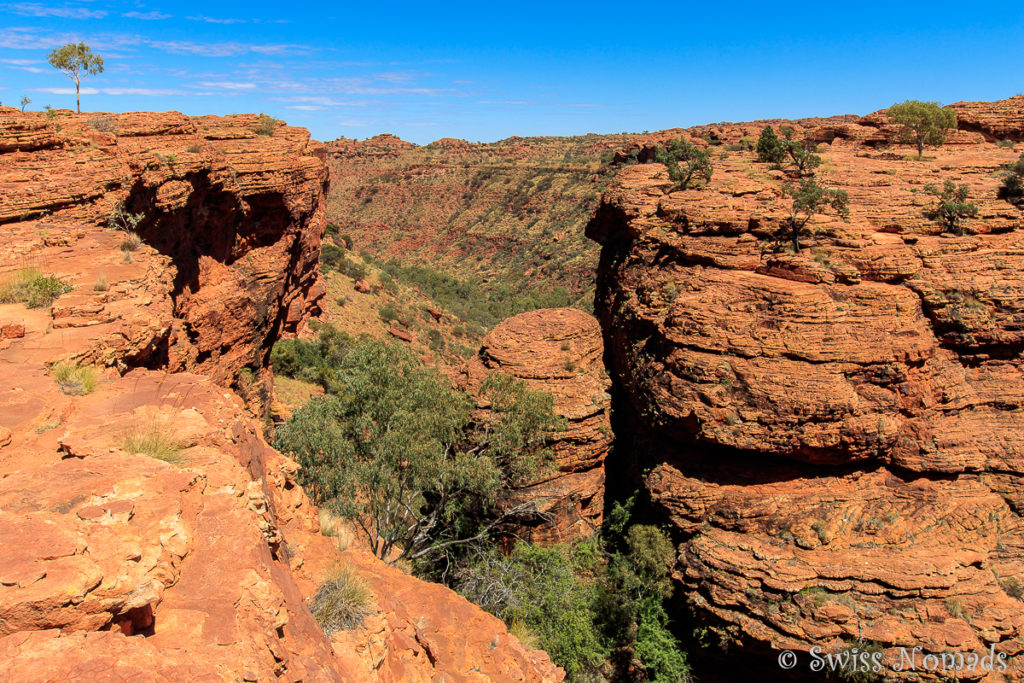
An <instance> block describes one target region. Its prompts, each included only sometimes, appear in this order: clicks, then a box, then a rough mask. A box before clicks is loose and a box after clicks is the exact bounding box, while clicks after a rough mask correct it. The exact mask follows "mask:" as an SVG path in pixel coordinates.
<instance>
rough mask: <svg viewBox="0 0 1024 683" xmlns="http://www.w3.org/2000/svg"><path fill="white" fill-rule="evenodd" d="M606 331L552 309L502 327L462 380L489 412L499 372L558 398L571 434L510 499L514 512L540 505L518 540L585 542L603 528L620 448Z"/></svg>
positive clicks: (559, 437) (581, 316) (563, 434)
mask: <svg viewBox="0 0 1024 683" xmlns="http://www.w3.org/2000/svg"><path fill="white" fill-rule="evenodd" d="M602 351H603V348H602V344H601V330H600V328H599V326H598V324H597V320H595V319H594V317H593V316H590V315H587V314H586V313H583V312H582V311H578V310H575V309H569V308H546V309H540V310H537V311H531V312H529V313H521V314H519V315H517V316H513V317H512V318H508V319H506V320H504V321H502V322H501V323H500V324H499V325H498V326H497V327H495V328H494V329H493V330H492V331H491V332H490V333H489V334H488V335H487V337H485V339H484V343H483V346H482V347H481V348H480V351H479V352H478V353H477V355H476V356H474V357H473V358H472V359H471V360H470V362H469V363H468V366H467V368H466V371H465V373H464V375H463V378H462V383H463V385H464V386H465V387H466V388H467V389H468V390H469V391H470V393H473V394H475V395H477V396H478V409H479V410H481V411H487V410H489V403H488V402H487V400H486V398H483V397H480V393H479V388H480V386H481V384H483V382H484V380H485V379H486V378H487V376H488V375H489V374H490V373H492V372H502V373H505V374H508V375H511V376H512V377H516V378H518V379H521V380H524V381H525V382H526V384H527V386H528V387H529V388H530V389H533V390H536V391H544V392H547V393H550V394H551V395H552V396H553V398H554V412H555V414H556V415H559V416H561V417H563V418H565V429H564V430H563V431H560V432H557V433H556V434H554V436H553V437H552V441H551V443H550V446H549V447H550V449H551V451H552V454H553V460H552V468H551V470H550V471H549V472H547V473H546V474H544V475H543V476H542V477H541V478H539V479H538V480H537V481H533V482H530V483H528V484H527V485H524V486H522V487H520V488H516V489H512V490H509V491H506V492H504V495H503V497H502V501H501V502H502V504H503V505H504V506H506V507H507V508H511V507H516V506H519V505H522V504H525V503H532V504H533V505H534V507H535V513H536V514H533V515H530V516H529V518H523V519H522V522H521V524H520V525H519V526H518V527H517V535H518V536H520V537H521V538H524V539H525V540H529V541H533V542H537V543H557V542H561V541H566V540H571V539H573V538H578V537H585V536H589V535H591V534H593V533H594V531H595V530H597V529H599V528H600V526H601V520H602V516H603V512H604V460H605V457H606V456H607V455H608V452H609V449H610V448H611V443H612V432H611V426H610V422H609V413H610V411H609V408H610V404H611V396H610V395H609V394H608V393H607V392H608V389H609V388H610V384H611V382H610V380H609V379H608V376H607V373H606V372H605V370H604V366H603V364H602V362H603V361H602Z"/></svg>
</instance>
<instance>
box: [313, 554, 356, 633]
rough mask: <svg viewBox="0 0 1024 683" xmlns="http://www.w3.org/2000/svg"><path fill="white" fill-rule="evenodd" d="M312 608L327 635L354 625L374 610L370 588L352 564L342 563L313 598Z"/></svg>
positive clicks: (314, 615)
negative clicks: (349, 565)
mask: <svg viewBox="0 0 1024 683" xmlns="http://www.w3.org/2000/svg"><path fill="white" fill-rule="evenodd" d="M309 611H310V612H312V613H313V617H315V618H316V621H317V623H318V624H320V628H322V629H323V630H324V633H325V634H327V635H328V636H330V635H331V634H333V633H336V632H337V631H344V630H348V629H351V628H355V627H356V626H360V625H361V624H362V623H363V619H364V618H365V617H366V615H368V614H369V613H370V611H371V610H370V590H369V588H367V587H366V583H365V582H364V581H363V580H362V579H361V578H360V577H359V575H358V574H356V572H355V571H354V570H353V569H352V568H351V567H347V566H339V567H338V568H337V569H335V570H334V572H333V573H332V574H331V576H330V578H328V579H327V581H325V582H324V583H323V585H322V586H320V589H319V590H317V592H316V594H315V595H314V596H313V597H312V598H310V600H309Z"/></svg>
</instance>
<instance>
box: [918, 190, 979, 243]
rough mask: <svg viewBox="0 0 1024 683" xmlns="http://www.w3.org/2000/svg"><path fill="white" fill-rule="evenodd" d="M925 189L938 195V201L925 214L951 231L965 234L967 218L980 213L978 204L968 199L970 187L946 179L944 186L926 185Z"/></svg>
mask: <svg viewBox="0 0 1024 683" xmlns="http://www.w3.org/2000/svg"><path fill="white" fill-rule="evenodd" d="M924 190H925V192H928V193H929V194H933V195H935V196H936V197H938V202H937V203H936V204H935V205H934V206H933V207H931V208H929V209H928V210H927V211H926V212H925V215H926V216H928V218H931V219H932V220H933V221H935V222H936V223H939V224H940V225H942V226H943V227H944V228H946V229H947V230H949V231H950V232H953V233H955V234H957V235H963V234H965V233H966V231H967V226H966V225H965V220H966V219H967V218H973V217H974V216H977V215H978V207H977V205H976V204H972V203H971V202H969V201H967V200H968V199H969V198H970V193H971V191H970V188H969V187H968V186H967V185H966V184H961V185H957V184H956V183H954V182H953V181H952V180H946V181H945V182H944V183H943V185H942V187H939V186H938V185H925V188H924Z"/></svg>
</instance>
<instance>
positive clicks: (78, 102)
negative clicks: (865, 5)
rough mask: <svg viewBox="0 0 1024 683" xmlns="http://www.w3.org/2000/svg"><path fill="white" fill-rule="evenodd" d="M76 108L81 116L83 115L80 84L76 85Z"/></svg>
mask: <svg viewBox="0 0 1024 683" xmlns="http://www.w3.org/2000/svg"><path fill="white" fill-rule="evenodd" d="M75 108H76V109H78V113H79V114H81V113H82V95H81V88H79V87H78V83H75Z"/></svg>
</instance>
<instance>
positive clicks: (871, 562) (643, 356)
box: [588, 98, 1024, 680]
mask: <svg viewBox="0 0 1024 683" xmlns="http://www.w3.org/2000/svg"><path fill="white" fill-rule="evenodd" d="M1016 100H1017V98H1014V99H1012V100H1008V101H1003V102H997V103H960V104H957V105H954V106H955V107H956V108H957V110H958V111H959V112H961V120H962V122H963V123H962V126H961V130H960V131H958V132H957V133H956V134H954V135H953V136H952V137H951V140H950V142H951V143H952V144H948V145H947V146H945V147H942V148H939V149H937V150H933V149H929V150H928V156H930V157H934V158H932V159H926V160H924V161H917V160H916V159H914V158H913V156H916V155H913V152H912V151H911V150H909V149H899V148H890V149H879V147H880V146H885V145H887V144H888V142H887V141H886V140H885V135H886V130H887V128H886V126H887V123H886V122H885V119H884V115H882V114H876V115H872V116H871V117H865V118H864V119H856V120H851V119H850V117H842V118H837V119H829V120H814V121H798V122H793V125H794V127H795V128H796V129H797V131H798V134H802V135H805V136H807V137H810V138H812V139H817V140H819V141H821V142H823V143H825V144H824V145H823V148H822V152H821V154H822V157H823V160H824V162H823V164H822V167H821V169H820V171H819V172H818V181H819V182H820V183H821V184H822V185H824V186H826V187H831V188H836V189H842V190H845V191H846V192H847V193H848V194H849V198H850V215H849V218H848V219H846V220H844V219H842V218H841V217H839V216H836V215H834V214H831V213H829V212H827V211H826V212H823V213H822V215H819V216H816V217H815V218H814V219H813V220H812V222H811V227H812V228H813V230H812V233H813V234H812V235H811V236H809V237H807V238H806V239H804V240H802V242H801V249H800V251H799V253H796V254H794V253H791V252H789V251H786V250H785V249H784V248H781V247H782V246H784V243H782V244H780V243H778V242H777V241H776V236H777V235H778V233H779V231H780V229H782V228H784V227H785V225H786V221H787V217H788V208H789V205H790V200H789V199H787V198H785V197H784V196H783V194H782V192H781V186H782V183H783V182H784V181H786V180H788V179H789V178H787V177H786V174H785V171H784V170H782V171H778V170H776V171H773V170H770V169H769V168H767V166H766V165H765V164H759V163H756V159H755V155H754V154H753V153H752V152H746V151H729V152H724V151H723V152H721V153H717V152H716V154H715V158H714V161H715V173H714V178H713V180H712V181H711V183H710V184H709V185H708V187H706V188H705V189H701V190H686V191H672V190H671V187H670V186H671V183H670V181H669V180H668V179H667V177H666V173H665V169H664V167H662V166H661V165H659V164H646V165H636V166H628V167H625V168H623V169H622V170H621V171H620V173H619V174H618V177H617V178H616V180H615V181H614V183H613V185H612V187H611V188H610V189H609V191H608V192H606V194H605V196H604V198H603V203H602V206H601V207H600V209H599V210H598V212H597V214H596V216H595V218H594V219H593V221H592V222H591V224H590V226H589V227H588V234H590V235H591V236H592V237H593V238H595V239H597V240H598V241H600V242H601V243H602V245H603V251H602V256H601V266H600V272H599V282H598V295H597V300H596V309H597V315H598V317H599V319H600V320H601V324H602V328H603V330H604V338H605V346H606V349H607V351H606V355H607V358H608V362H609V365H610V370H611V372H612V375H613V378H614V379H615V380H616V382H617V387H618V393H617V395H616V396H617V399H616V400H617V403H616V414H617V415H619V416H620V417H621V418H622V419H623V427H624V428H623V429H622V430H621V431H619V433H618V437H619V439H620V447H619V448H620V449H624V447H623V446H622V441H623V440H625V441H626V442H628V444H629V450H630V452H631V453H632V457H633V461H632V462H631V463H630V465H631V466H632V468H633V472H634V475H635V476H636V477H637V478H638V479H639V478H642V480H643V482H644V483H645V484H646V487H647V490H648V492H649V494H650V497H651V499H652V501H653V504H654V507H655V510H656V511H660V514H661V515H662V516H663V518H665V519H667V520H669V521H670V522H671V523H672V525H673V526H674V527H675V529H676V530H677V532H678V538H679V540H680V544H679V557H678V564H677V567H676V573H675V576H676V579H677V581H678V582H679V584H680V585H681V586H682V587H683V589H684V594H685V597H686V598H687V600H688V602H689V604H690V605H691V607H692V609H693V611H694V612H695V614H696V615H697V617H698V618H699V619H701V620H703V621H704V622H705V624H706V626H707V627H708V628H710V629H711V630H712V631H716V632H718V634H719V635H720V636H721V638H722V639H723V640H724V641H726V642H732V643H734V644H739V645H740V646H741V647H742V648H744V649H745V650H747V651H750V652H754V653H757V652H766V651H768V650H770V649H793V650H797V651H804V652H806V651H807V650H809V649H810V648H811V647H814V646H819V647H822V648H823V649H824V650H826V651H836V650H838V649H840V648H843V647H846V646H849V645H851V644H853V643H855V642H856V641H858V640H863V641H871V642H874V643H877V644H878V645H880V646H881V647H882V648H883V649H884V651H885V653H886V657H888V658H889V660H888V661H889V663H890V664H893V663H894V662H898V661H899V660H898V655H897V653H898V650H897V648H898V647H902V646H905V647H908V648H913V647H915V646H921V647H922V648H923V651H924V652H925V653H929V652H931V653H942V652H947V651H953V652H964V653H968V652H972V651H973V652H979V653H982V654H984V653H987V652H988V649H989V647H990V646H992V647H994V648H995V650H996V651H997V652H1000V653H1003V654H1004V655H1006V656H1007V657H1008V660H1009V662H1010V668H1011V671H1012V672H1016V673H1015V674H1014V675H1015V676H1018V677H1019V676H1020V675H1022V666H1024V659H1022V658H1021V656H1020V655H1021V653H1022V652H1024V630H1022V629H1024V603H1022V602H1021V598H1022V596H1024V590H1022V589H1021V586H1024V583H1022V582H1024V544H1022V542H1021V532H1022V517H1021V514H1022V511H1024V509H1022V506H1021V503H1022V502H1024V500H1022V498H1021V496H1020V494H1019V490H1020V488H1021V484H1022V483H1024V481H1022V476H1024V459H1022V454H1024V440H1022V436H1021V435H1022V434H1024V430H1022V428H1024V364H1022V361H1021V353H1022V351H1024V344H1022V341H1024V340H1022V338H1021V337H1020V336H1019V335H1020V330H1019V327H1020V320H1021V319H1022V316H1024V298H1022V297H1021V295H1020V293H1021V291H1022V290H1021V287H1020V285H1019V271H1020V267H1021V265H1022V264H1021V262H1020V259H1021V258H1024V238H1022V235H1024V232H1022V231H1021V228H1024V214H1022V212H1021V211H1020V210H1019V209H1017V208H1015V207H1014V206H1012V205H1010V204H1009V203H1007V202H1005V201H1001V200H999V199H997V197H996V190H997V187H998V184H999V182H1000V173H999V169H1000V167H1001V166H1002V165H1003V164H1006V163H1007V162H1009V161H1011V160H1013V159H1015V158H1016V157H1017V156H1018V155H1019V153H1020V152H1019V150H1013V149H1009V148H1006V147H1003V146H997V145H995V144H994V143H993V142H992V141H993V140H994V139H1002V138H1004V137H1011V138H1012V130H1014V127H1015V126H1018V125H1019V124H1018V123H1014V122H1013V121H1012V119H1010V118H1006V114H1005V113H1006V112H1008V111H1011V110H1014V108H1015V107H1016V108H1019V102H1017V101H1016ZM978 122H984V123H978ZM704 128H707V127H704ZM704 128H702V129H696V130H694V131H690V132H689V133H688V135H689V136H690V137H692V138H694V139H696V140H698V141H700V138H701V137H703V138H704V140H705V141H706V140H707V139H708V137H709V135H708V131H707V130H704ZM982 128H984V129H985V131H989V132H984V131H982V130H981V129H982ZM759 132H760V125H759V124H758V125H754V124H723V125H722V126H719V127H718V132H717V133H716V135H718V138H717V139H718V141H719V142H725V143H727V144H731V143H734V142H738V141H739V139H740V138H741V137H749V136H752V135H756V133H759ZM702 144H703V143H702ZM709 144H710V143H709ZM904 155H907V156H904ZM947 178H948V179H950V180H953V181H955V182H956V183H958V184H959V183H966V184H967V185H968V186H969V187H970V191H971V201H973V202H975V203H976V204H977V206H978V215H977V217H976V218H974V219H972V220H969V221H968V222H967V234H965V235H963V236H956V235H953V234H950V233H946V232H944V231H943V228H942V227H941V226H940V225H938V224H937V223H935V222H934V221H932V220H930V219H929V218H928V217H927V216H926V215H925V212H926V210H927V209H928V207H930V206H931V205H933V204H934V203H935V197H934V196H932V195H930V194H928V193H927V192H925V191H924V186H925V185H926V184H929V183H940V184H941V183H942V181H943V180H944V179H947ZM620 411H621V413H620ZM624 450H625V449H624ZM644 471H648V474H646V475H643V474H642V473H643V472H644ZM804 661H807V660H806V655H805V658H804ZM764 667H773V668H774V667H775V664H774V663H769V662H768V660H765V662H764ZM917 673H918V674H920V673H921V672H917ZM890 675H892V676H893V677H900V676H906V675H908V674H907V673H906V672H904V673H902V674H901V673H899V672H896V671H890ZM942 675H943V674H942V673H941V672H931V673H928V674H926V677H927V676H942ZM946 675H948V672H947V674H946ZM976 677H979V676H976ZM993 680H995V679H993Z"/></svg>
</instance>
